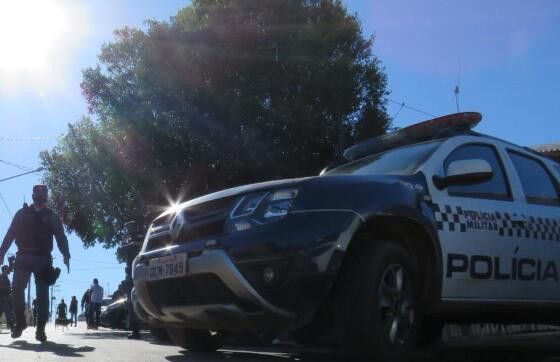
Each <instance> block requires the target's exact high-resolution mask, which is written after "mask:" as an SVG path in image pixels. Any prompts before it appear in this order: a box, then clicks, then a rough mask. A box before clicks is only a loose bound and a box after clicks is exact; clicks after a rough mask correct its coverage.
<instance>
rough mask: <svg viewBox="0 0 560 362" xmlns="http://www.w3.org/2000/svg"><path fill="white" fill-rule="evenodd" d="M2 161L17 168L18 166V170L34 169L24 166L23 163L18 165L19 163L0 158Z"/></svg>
mask: <svg viewBox="0 0 560 362" xmlns="http://www.w3.org/2000/svg"><path fill="white" fill-rule="evenodd" d="M0 162H2V163H5V164H6V165H8V166H12V167H15V168H17V169H18V170H22V171H33V169H32V168H29V167H25V166H22V165H18V164H17V163H13V162H9V161H5V160H0Z"/></svg>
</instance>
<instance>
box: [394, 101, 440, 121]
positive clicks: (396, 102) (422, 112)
mask: <svg viewBox="0 0 560 362" xmlns="http://www.w3.org/2000/svg"><path fill="white" fill-rule="evenodd" d="M387 100H388V101H389V102H391V103H395V104H398V105H400V106H401V107H404V108H406V109H410V110H411V111H414V112H418V113H421V114H424V115H426V116H430V117H434V118H435V117H437V116H436V115H435V114H431V113H428V112H424V111H423V110H421V109H418V108H414V107H411V106H408V105H406V104H405V103H404V102H398V101H396V100H394V99H391V98H387ZM397 114H398V113H397Z"/></svg>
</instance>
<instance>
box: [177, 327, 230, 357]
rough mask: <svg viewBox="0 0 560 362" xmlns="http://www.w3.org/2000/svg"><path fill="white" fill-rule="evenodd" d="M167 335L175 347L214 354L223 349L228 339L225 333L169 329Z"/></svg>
mask: <svg viewBox="0 0 560 362" xmlns="http://www.w3.org/2000/svg"><path fill="white" fill-rule="evenodd" d="M167 333H168V334H169V337H170V338H171V340H172V341H173V343H175V345H177V346H179V347H182V348H185V349H187V350H189V351H191V352H214V351H216V350H217V349H219V348H221V347H222V346H223V345H224V343H225V342H226V339H227V337H228V333H227V332H225V331H216V332H214V331H207V330H200V329H177V328H168V329H167Z"/></svg>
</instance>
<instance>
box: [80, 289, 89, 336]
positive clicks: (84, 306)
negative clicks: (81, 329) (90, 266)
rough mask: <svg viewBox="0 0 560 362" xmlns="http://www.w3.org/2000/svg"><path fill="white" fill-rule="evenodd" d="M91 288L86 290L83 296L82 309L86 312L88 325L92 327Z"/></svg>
mask: <svg viewBox="0 0 560 362" xmlns="http://www.w3.org/2000/svg"><path fill="white" fill-rule="evenodd" d="M90 297H91V290H90V289H86V291H85V292H84V295H83V296H82V303H81V306H82V311H83V312H84V315H85V317H86V326H87V328H88V329H89V328H91V320H90V319H89V307H90V304H91V303H90V302H91V298H90Z"/></svg>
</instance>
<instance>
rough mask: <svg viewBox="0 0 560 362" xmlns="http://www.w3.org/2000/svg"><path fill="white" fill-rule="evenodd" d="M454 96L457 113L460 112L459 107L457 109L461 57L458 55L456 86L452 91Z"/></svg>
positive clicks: (459, 90)
mask: <svg viewBox="0 0 560 362" xmlns="http://www.w3.org/2000/svg"><path fill="white" fill-rule="evenodd" d="M453 93H454V94H455V106H456V107H457V113H459V112H460V111H461V109H460V108H461V107H459V94H460V93H461V55H460V54H459V69H458V71H457V84H456V85H455V89H454V90H453Z"/></svg>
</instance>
